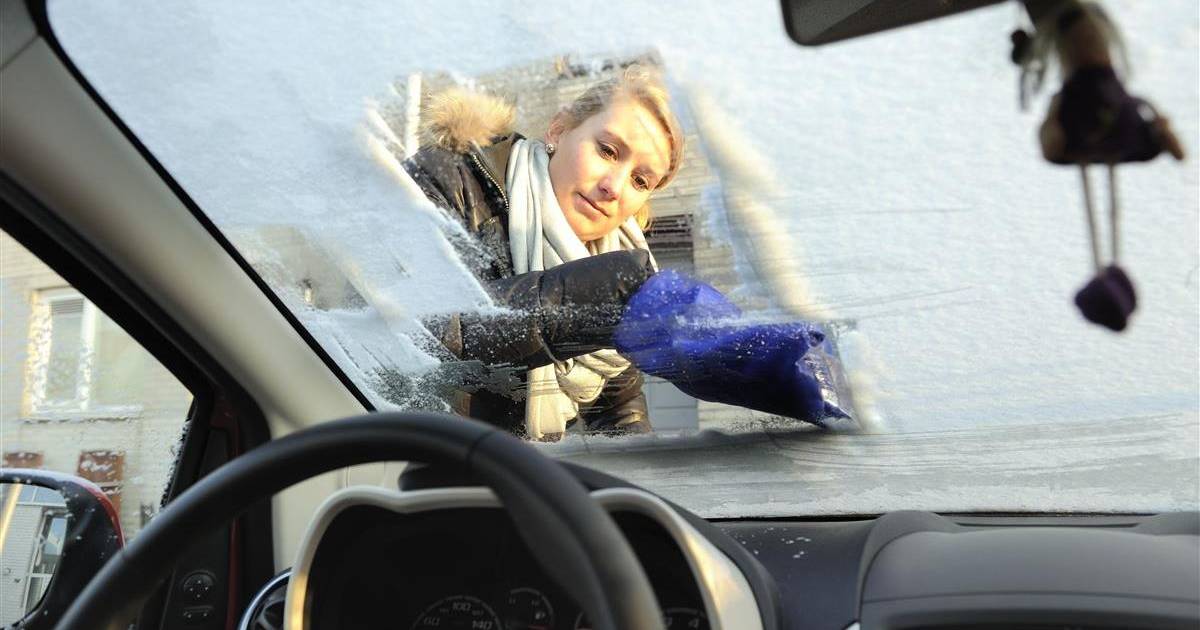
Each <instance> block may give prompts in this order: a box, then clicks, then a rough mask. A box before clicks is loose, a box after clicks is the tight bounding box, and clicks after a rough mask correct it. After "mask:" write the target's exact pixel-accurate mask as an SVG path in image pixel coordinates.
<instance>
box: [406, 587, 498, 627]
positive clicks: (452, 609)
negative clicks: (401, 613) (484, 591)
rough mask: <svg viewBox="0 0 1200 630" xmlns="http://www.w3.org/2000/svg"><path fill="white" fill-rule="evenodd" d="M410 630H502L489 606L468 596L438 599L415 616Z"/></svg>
mask: <svg viewBox="0 0 1200 630" xmlns="http://www.w3.org/2000/svg"><path fill="white" fill-rule="evenodd" d="M410 630H503V626H501V625H500V618H499V617H497V616H496V612H495V611H493V610H492V608H491V606H488V605H487V604H485V603H483V600H480V599H478V598H476V597H471V596H469V595H451V596H450V597H446V598H443V599H439V600H437V601H436V602H434V603H433V604H431V605H430V606H429V607H428V608H426V609H425V610H423V611H421V614H419V615H417V620H416V621H415V622H413V625H412V626H411V627H410Z"/></svg>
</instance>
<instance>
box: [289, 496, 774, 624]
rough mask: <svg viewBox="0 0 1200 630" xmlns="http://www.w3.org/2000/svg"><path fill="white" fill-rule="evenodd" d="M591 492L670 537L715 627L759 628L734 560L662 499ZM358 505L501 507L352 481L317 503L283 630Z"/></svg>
mask: <svg viewBox="0 0 1200 630" xmlns="http://www.w3.org/2000/svg"><path fill="white" fill-rule="evenodd" d="M591 495H592V497H593V498H594V499H595V500H596V502H597V503H599V504H600V505H601V507H603V508H604V509H605V511H607V512H609V513H614V512H634V513H637V514H640V515H642V516H645V517H647V518H650V519H652V520H654V521H655V522H656V523H658V524H659V526H661V527H662V528H663V529H664V530H665V531H666V532H667V533H668V534H669V535H670V536H671V538H672V539H673V540H674V541H675V544H676V545H677V546H678V547H679V549H680V551H681V552H682V553H683V556H684V558H686V559H687V562H688V567H689V568H690V569H691V571H692V574H693V576H694V577H695V579H696V582H697V585H698V587H699V591H700V594H701V597H702V598H703V600H704V606H705V609H706V611H705V612H706V613H707V615H708V620H709V626H710V627H711V628H712V629H713V630H734V629H736V630H762V628H763V622H762V619H761V617H760V616H759V610H758V606H757V603H756V600H755V598H754V592H753V591H752V590H751V588H750V584H749V582H748V581H747V580H746V577H745V576H744V575H742V573H741V571H740V570H739V569H738V567H737V565H735V564H734V563H733V561H732V560H730V559H729V558H728V557H726V556H725V554H724V553H722V552H721V551H720V550H719V549H717V548H716V547H715V546H714V545H713V544H712V543H710V542H709V541H708V540H707V539H705V538H704V536H703V535H702V534H700V533H699V532H698V531H696V529H695V528H694V527H692V526H691V525H690V524H689V523H688V522H687V521H686V520H684V519H683V518H682V517H681V516H679V514H678V513H677V512H675V510H674V509H672V508H671V507H670V506H669V505H668V504H667V503H666V502H665V501H663V500H662V499H660V498H658V497H656V496H654V495H653V494H650V493H648V492H646V491H644V490H638V489H634V488H607V489H603V490H596V491H593V492H592V493H591ZM360 505H369V506H374V507H379V508H383V509H386V510H390V511H392V512H397V513H405V514H411V513H419V512H430V511H435V510H447V509H461V508H496V509H502V506H501V504H500V501H499V499H497V498H496V495H495V494H494V493H493V492H492V491H491V490H489V489H487V488H482V487H466V488H463V487H458V488H434V489H429V490H415V491H397V490H390V489H387V488H380V487H377V486H355V487H351V488H346V489H344V490H341V491H339V492H337V493H335V494H333V495H332V496H330V497H329V498H328V499H327V500H326V501H325V502H324V503H323V504H322V505H321V507H320V508H318V510H317V515H316V516H315V517H314V518H313V520H312V521H311V522H310V524H309V527H308V529H307V531H306V532H305V534H304V538H303V539H302V541H301V544H300V547H299V550H298V552H297V555H296V561H295V562H294V563H293V564H292V573H291V579H290V580H289V582H288V590H287V604H286V606H285V609H284V610H285V613H284V622H283V627H284V628H286V629H287V630H306V626H305V625H304V610H305V607H306V603H307V602H306V599H307V594H308V577H309V571H310V569H311V568H312V561H313V558H314V557H315V556H316V552H317V545H318V543H319V542H320V541H321V538H322V537H323V536H324V534H325V531H326V530H327V529H328V528H329V525H330V524H331V523H332V522H333V520H334V519H335V518H336V517H337V516H338V515H339V514H340V513H341V512H343V511H345V510H346V509H348V508H350V507H354V506H360Z"/></svg>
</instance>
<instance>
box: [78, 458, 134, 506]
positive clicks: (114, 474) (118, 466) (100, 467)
mask: <svg viewBox="0 0 1200 630" xmlns="http://www.w3.org/2000/svg"><path fill="white" fill-rule="evenodd" d="M124 474H125V453H122V452H120V451H84V452H82V453H80V454H79V469H78V475H79V476H80V477H83V478H84V479H87V480H88V481H91V482H92V483H94V484H96V485H97V486H100V489H101V490H104V494H107V495H108V498H109V500H111V501H112V503H113V507H114V508H115V509H116V510H117V513H118V514H120V513H121V479H122V476H123V475H124Z"/></svg>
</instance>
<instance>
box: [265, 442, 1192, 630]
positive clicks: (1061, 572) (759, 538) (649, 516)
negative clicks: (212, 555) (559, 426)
mask: <svg viewBox="0 0 1200 630" xmlns="http://www.w3.org/2000/svg"><path fill="white" fill-rule="evenodd" d="M571 468H572V469H573V472H575V473H576V475H577V476H580V477H581V479H582V480H583V481H585V485H587V486H589V488H590V489H591V491H592V496H593V498H594V499H596V501H597V502H598V503H600V505H601V506H602V507H604V509H605V510H606V511H608V512H609V514H611V515H612V516H613V518H614V520H615V521H616V523H617V525H618V527H619V528H620V529H621V531H622V533H623V534H624V535H625V537H626V538H627V540H629V542H630V544H631V547H632V548H633V550H634V552H635V553H636V554H637V556H638V558H639V560H640V561H641V563H642V566H643V567H644V569H645V570H646V573H647V576H648V577H649V579H650V582H651V585H652V587H653V589H654V591H655V595H656V597H657V599H658V602H659V605H660V608H661V609H662V611H663V614H664V625H665V627H666V628H668V629H679V628H687V629H695V630H700V629H706V628H723V629H726V630H754V629H756V628H765V629H772V628H794V629H808V628H829V629H833V630H844V629H846V628H894V629H903V630H915V629H918V628H988V627H990V628H996V627H1007V628H1027V629H1035V628H1047V629H1048V628H1088V629H1090V628H1175V627H1178V628H1194V627H1197V625H1198V623H1200V514H1196V513H1174V514H1162V515H1146V516H1138V515H1133V516H1078V515H1076V516H1070V515H1061V516H1017V515H959V516H954V515H938V514H933V513H928V512H892V513H888V514H884V515H881V516H878V517H874V518H852V519H844V520H822V521H813V520H738V521H719V522H708V521H705V520H703V519H700V518H699V517H697V516H695V515H693V514H691V513H689V512H687V511H686V510H683V509H682V508H680V507H678V506H675V505H672V504H670V503H669V502H667V501H665V500H663V499H662V498H660V497H657V496H655V495H654V494H652V493H650V492H648V491H645V490H643V489H640V488H636V487H632V486H629V485H628V484H623V482H619V480H615V479H613V478H611V477H607V476H605V475H600V474H598V473H594V472H593V471H586V469H583V468H581V467H576V466H572V467H571ZM410 485H411V484H410ZM530 544H536V541H533V542H532V543H531V542H528V541H526V540H525V539H524V538H523V537H522V536H521V535H520V533H519V532H518V530H517V526H516V525H515V524H514V523H513V522H512V520H511V519H510V518H509V517H508V515H507V513H506V512H505V511H504V510H503V508H502V507H501V506H500V504H499V503H498V501H497V500H496V498H495V496H494V495H493V494H492V493H491V491H489V490H487V489H485V488H481V487H464V486H454V487H425V488H421V489H406V490H403V491H400V490H389V489H384V488H378V487H360V488H348V489H346V490H343V491H342V492H340V493H338V494H337V495H335V496H333V497H331V498H330V499H329V500H328V501H327V502H326V503H325V505H324V506H323V507H322V509H321V510H320V511H319V513H318V516H317V517H316V518H315V519H314V521H313V523H312V524H311V525H310V529H309V532H308V534H307V536H306V539H305V541H304V543H303V544H302V548H301V551H300V553H299V554H298V557H297V561H296V564H295V566H294V567H293V568H292V570H291V572H290V579H286V580H284V579H280V580H276V581H275V582H274V583H273V584H272V585H269V586H268V587H267V588H264V589H263V591H262V592H261V593H260V594H259V597H258V598H257V600H256V602H255V603H254V604H253V605H252V606H251V607H250V608H249V609H248V610H247V612H246V616H245V617H244V618H243V622H242V627H244V628H253V627H259V626H256V625H255V623H256V619H257V618H259V617H261V616H262V615H265V614H267V613H268V610H267V608H266V607H265V606H264V602H268V601H269V602H274V603H275V605H276V610H275V611H274V612H273V613H272V614H274V615H276V616H279V615H280V614H281V613H280V612H279V609H280V608H282V609H283V610H285V611H286V615H287V623H286V624H284V626H283V627H287V628H316V629H323V628H367V627H385V626H386V627H391V628H401V629H405V630H408V629H412V630H424V629H430V628H438V629H443V628H470V629H478V630H526V629H531V630H560V629H561V630H569V629H576V628H591V627H592V626H591V624H590V623H589V620H588V618H587V615H586V614H584V613H583V611H582V610H581V609H580V607H579V606H578V605H577V604H576V603H575V602H574V601H573V600H572V599H571V597H570V596H569V595H568V594H567V589H565V588H563V585H562V584H556V583H555V581H554V580H552V579H551V578H550V577H548V575H547V573H546V572H545V571H544V570H543V569H542V567H540V566H539V565H538V563H537V562H536V561H535V560H534V557H533V555H532V553H531V552H530V547H529V545H530ZM285 589H286V603H285V598H284V594H285ZM265 627H277V626H275V625H269V626H265Z"/></svg>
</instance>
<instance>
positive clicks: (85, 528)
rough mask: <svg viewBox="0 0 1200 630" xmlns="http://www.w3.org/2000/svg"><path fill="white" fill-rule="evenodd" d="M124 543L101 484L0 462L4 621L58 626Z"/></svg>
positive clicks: (0, 608)
mask: <svg viewBox="0 0 1200 630" xmlns="http://www.w3.org/2000/svg"><path fill="white" fill-rule="evenodd" d="M123 544H124V540H123V539H122V537H121V529H120V525H119V523H118V521H117V514H116V511H115V510H114V509H113V505H112V503H111V502H110V501H109V500H108V497H107V496H106V495H105V494H104V491H103V490H101V489H100V488H99V487H97V486H96V485H95V484H93V483H91V482H90V481H87V480H85V479H80V478H77V477H71V476H69V475H62V474H58V473H52V472H48V471H44V470H31V469H22V468H0V584H2V585H3V586H2V587H0V625H3V626H4V627H21V628H31V629H34V630H36V629H38V628H52V627H54V624H55V623H57V622H58V619H59V617H61V616H62V614H63V613H64V612H65V611H66V609H67V607H68V606H70V604H71V602H72V601H74V599H75V598H76V597H77V596H78V595H79V593H80V592H82V591H83V587H84V586H86V585H87V583H88V582H89V581H91V579H92V577H94V576H95V575H96V573H97V572H99V570H100V568H101V567H102V566H104V563H105V562H106V561H108V559H109V558H110V557H112V555H113V554H115V553H116V552H117V551H119V550H120V549H121V547H122V545H123Z"/></svg>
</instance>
